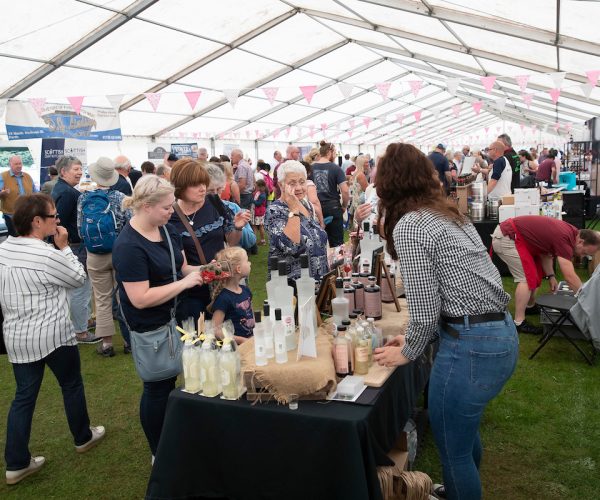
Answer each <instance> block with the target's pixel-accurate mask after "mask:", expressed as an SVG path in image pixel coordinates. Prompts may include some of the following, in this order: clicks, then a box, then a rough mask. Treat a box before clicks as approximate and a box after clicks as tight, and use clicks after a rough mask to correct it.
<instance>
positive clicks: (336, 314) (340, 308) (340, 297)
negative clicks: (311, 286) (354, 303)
mask: <svg viewBox="0 0 600 500" xmlns="http://www.w3.org/2000/svg"><path fill="white" fill-rule="evenodd" d="M335 292H336V293H335V299H332V300H331V309H332V314H333V324H334V325H336V326H339V325H341V324H342V320H344V319H348V314H350V307H349V306H350V304H349V302H348V299H347V298H346V297H344V280H343V279H342V278H337V279H336V280H335Z"/></svg>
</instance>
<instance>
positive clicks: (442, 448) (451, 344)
mask: <svg viewBox="0 0 600 500" xmlns="http://www.w3.org/2000/svg"><path fill="white" fill-rule="evenodd" d="M451 326H452V328H453V329H454V330H456V331H457V332H458V334H459V337H458V338H454V337H453V336H452V335H451V334H450V333H448V331H447V330H445V329H444V327H443V326H440V330H439V331H440V348H439V351H438V354H437V357H436V358H435V362H434V365H433V369H432V371H431V376H430V379H429V420H430V423H431V429H432V431H433V437H434V439H435V442H436V445H437V448H438V450H439V453H440V458H441V461H442V466H443V471H444V486H445V487H446V495H447V498H448V499H449V500H458V499H460V500H478V499H480V498H481V480H480V478H479V464H480V462H481V455H482V447H481V440H480V437H479V423H480V421H481V417H482V415H483V412H484V410H485V407H486V406H487V404H488V403H489V402H490V401H491V400H492V399H493V398H494V397H496V396H497V395H498V393H499V392H500V390H501V389H502V387H503V386H504V384H505V383H506V381H507V380H508V379H509V378H510V376H511V375H512V373H513V371H514V370H515V367H516V365H517V359H518V357H519V339H518V336H517V332H516V328H515V324H514V322H513V320H512V317H511V316H510V314H509V313H506V316H505V319H504V321H492V322H489V323H477V324H474V325H468V323H465V324H461V325H454V324H453V325H451Z"/></svg>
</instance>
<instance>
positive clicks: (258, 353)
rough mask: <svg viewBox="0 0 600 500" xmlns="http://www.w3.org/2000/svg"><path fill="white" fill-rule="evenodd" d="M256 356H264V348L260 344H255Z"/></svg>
mask: <svg viewBox="0 0 600 500" xmlns="http://www.w3.org/2000/svg"><path fill="white" fill-rule="evenodd" d="M255 345H256V356H257V357H259V358H260V357H263V356H264V355H265V346H264V345H263V344H260V343H256V344H255Z"/></svg>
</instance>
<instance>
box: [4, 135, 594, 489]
mask: <svg viewBox="0 0 600 500" xmlns="http://www.w3.org/2000/svg"><path fill="white" fill-rule="evenodd" d="M471 156H472V157H473V160H472V161H471V162H469V163H470V172H469V173H471V174H474V175H477V176H480V177H481V178H482V179H484V180H485V181H486V182H487V183H488V191H489V193H490V195H494V194H495V195H496V196H502V195H503V194H507V193H510V192H511V191H512V190H514V188H515V186H519V185H527V183H529V182H530V178H535V180H542V179H543V180H546V179H548V180H550V179H549V177H548V176H550V177H552V178H553V179H554V177H556V175H557V172H558V171H560V162H559V163H557V154H556V151H555V150H547V149H544V150H543V151H542V152H541V153H540V154H538V153H537V151H536V150H535V149H533V148H532V149H531V150H529V151H527V150H520V151H519V152H516V151H515V150H514V149H513V148H512V143H511V140H510V137H508V136H507V135H506V134H503V135H501V136H499V137H498V139H497V140H496V141H494V142H493V143H492V144H490V146H489V148H486V149H485V150H483V151H473V152H472V153H471V150H470V148H469V147H468V146H465V147H464V148H463V149H462V151H461V152H457V153H450V152H448V151H447V150H446V147H445V145H444V144H438V145H437V147H436V148H435V149H434V151H433V152H432V153H431V154H430V155H429V157H427V156H426V155H425V154H423V153H422V152H421V151H419V150H418V149H417V148H415V147H414V146H411V145H408V144H401V143H398V144H390V145H389V146H388V147H387V149H386V151H385V153H384V154H383V155H382V156H381V157H380V158H378V159H377V161H376V162H375V161H373V159H371V158H370V156H369V155H366V154H357V155H355V156H354V157H351V156H350V155H349V154H347V155H345V157H344V160H343V161H339V160H338V151H337V149H336V147H335V145H334V144H332V143H329V142H326V141H321V143H320V144H319V145H318V147H315V148H313V149H311V150H310V151H309V152H308V153H307V154H306V155H305V156H304V157H303V158H300V149H299V148H298V147H297V146H295V145H290V146H289V147H288V148H287V149H286V151H285V155H283V154H282V153H281V152H279V151H275V152H274V154H273V159H274V165H273V167H271V165H270V164H269V163H268V162H266V161H262V160H258V161H257V162H256V168H253V167H252V165H251V162H250V161H249V160H248V159H247V158H245V157H244V154H243V152H242V151H241V150H240V149H233V150H232V151H231V153H230V156H225V155H222V156H218V157H217V156H213V157H211V158H210V159H209V158H208V153H207V152H206V150H204V149H203V148H201V150H200V151H199V158H198V159H192V158H181V159H179V158H177V157H175V156H174V155H166V156H165V158H164V163H163V164H162V165H160V166H158V167H156V166H155V165H154V164H153V163H151V162H145V163H144V164H142V165H141V170H140V171H138V170H136V169H133V168H132V165H131V162H130V161H129V159H128V158H126V157H125V156H119V157H117V158H115V159H114V160H113V159H110V158H106V157H101V158H98V159H97V160H96V161H95V162H94V163H91V164H90V165H88V166H87V174H89V181H91V183H90V182H87V181H86V182H85V183H82V177H83V175H84V169H83V166H82V162H81V161H80V160H78V159H77V158H75V157H71V156H64V157H61V158H60V159H59V160H58V161H57V162H56V166H55V168H56V170H55V171H51V174H52V175H55V177H54V178H51V180H50V181H48V183H46V184H44V186H43V187H42V191H43V192H42V193H36V192H35V191H36V189H35V185H34V183H33V181H32V179H31V177H29V176H28V175H27V174H26V173H23V172H22V162H21V161H20V158H18V157H12V158H11V160H10V169H9V171H7V172H5V173H4V174H2V176H1V182H2V184H1V185H0V197H1V198H2V200H3V206H4V210H5V213H6V216H7V217H6V218H7V223H10V232H11V236H10V237H9V238H8V240H7V241H6V242H5V243H3V244H1V245H0V302H1V303H2V310H3V312H4V339H5V343H6V348H7V352H8V355H9V360H10V362H11V363H12V364H13V370H14V375H15V380H16V383H17V390H16V395H15V399H14V401H13V403H12V405H11V409H10V412H9V419H8V426H7V436H8V437H7V441H6V449H5V457H6V464H7V472H6V477H7V481H8V482H9V483H12V484H14V483H16V482H19V481H20V480H21V479H23V478H24V477H26V476H27V475H29V474H31V473H34V472H35V471H37V470H39V468H40V467H41V466H42V465H43V463H44V458H43V457H37V456H32V455H31V454H30V452H29V450H28V443H29V435H30V431H31V421H32V416H33V410H34V408H35V402H36V398H37V394H38V391H39V388H40V384H41V380H42V376H43V372H44V367H45V365H48V366H49V367H50V369H51V370H52V371H53V373H54V374H55V376H56V378H57V380H58V382H59V384H60V386H61V389H62V391H63V397H64V406H65V413H66V415H67V420H68V421H69V427H70V430H71V432H72V434H73V439H74V445H75V448H76V450H77V451H78V452H83V451H87V450H88V449H90V448H91V447H93V446H94V445H95V444H97V443H98V442H99V441H100V440H101V439H102V437H103V436H104V435H105V429H104V428H103V427H102V426H90V420H89V416H88V414H87V408H86V403H85V394H84V387H83V381H82V377H81V367H80V361H79V351H78V350H77V344H78V343H79V344H95V343H98V353H99V355H101V356H103V357H105V358H112V357H114V356H115V354H116V353H115V349H114V345H113V337H114V336H115V334H116V328H115V320H117V321H118V323H119V329H120V332H121V335H122V337H123V341H124V352H125V353H126V354H129V353H131V352H132V344H133V348H134V349H135V342H132V340H133V339H135V338H138V336H139V335H143V334H150V333H152V332H156V331H158V330H160V329H161V328H164V325H166V324H169V323H170V322H171V321H175V320H176V321H177V322H179V323H181V322H182V321H184V320H186V319H187V318H190V317H191V318H195V319H197V318H198V317H199V315H200V314H201V313H204V314H205V315H206V317H207V318H211V317H212V318H213V320H214V322H215V324H216V325H217V326H219V325H221V324H222V323H223V322H224V321H225V320H228V319H230V320H232V322H233V324H234V328H235V339H236V341H237V342H238V343H242V342H245V341H246V340H247V339H248V338H249V337H251V336H252V327H253V324H254V317H253V314H252V291H251V290H250V288H249V287H248V283H247V278H248V277H249V275H250V272H251V263H250V260H249V255H251V254H252V253H255V252H256V249H257V245H265V244H267V240H268V245H269V249H268V253H269V259H268V261H269V272H271V271H273V270H274V269H273V268H272V266H273V265H275V264H274V263H279V262H280V261H282V260H283V261H285V262H286V268H287V274H288V279H289V280H290V282H291V283H293V282H294V280H295V279H297V278H298V277H300V256H301V255H302V254H308V256H309V263H310V274H311V276H312V277H313V278H315V279H316V280H319V279H320V278H321V277H322V276H324V275H325V274H326V273H327V272H328V271H329V266H330V264H329V260H328V251H327V249H328V248H335V247H338V246H340V245H341V244H343V242H344V233H345V231H346V230H348V229H350V230H351V231H354V232H356V233H357V234H358V233H360V225H361V222H362V221H363V220H366V219H367V218H369V217H371V216H372V215H373V214H374V213H375V214H377V213H378V214H379V220H378V221H377V222H376V226H377V229H378V230H379V234H381V235H382V237H383V238H384V239H385V241H386V245H387V251H388V253H389V254H390V255H391V256H392V258H393V259H394V260H398V265H399V270H400V274H401V276H402V279H403V282H404V286H405V290H406V297H407V301H408V307H409V312H410V322H409V325H408V330H407V332H406V335H398V336H397V337H395V338H394V340H393V341H391V342H389V343H388V344H387V345H386V346H384V347H383V348H380V349H379V350H378V351H377V352H376V354H375V358H376V360H377V361H378V362H379V363H380V364H383V365H386V366H394V365H400V364H405V363H408V362H410V361H414V360H416V359H417V358H418V357H419V356H421V354H422V353H423V352H424V350H425V348H426V346H427V345H428V344H429V343H430V342H431V341H433V340H435V339H436V338H437V337H438V336H439V339H440V350H439V353H438V354H437V357H436V360H435V363H434V366H433V371H432V374H431V382H430V388H429V396H428V397H429V408H430V419H431V425H432V429H433V433H434V437H435V440H436V443H437V446H438V448H439V450H440V454H441V458H442V463H443V469H444V480H445V488H446V494H447V497H448V498H480V496H481V485H480V481H479V474H478V467H479V462H480V459H481V453H482V447H481V443H480V440H479V431H478V429H479V423H480V420H481V416H482V414H483V410H484V409H485V406H486V404H487V403H488V402H489V401H490V400H491V399H492V398H493V397H495V396H496V395H497V394H498V393H499V392H500V390H501V389H502V387H503V385H504V384H505V382H506V381H507V380H508V379H509V378H510V376H511V374H512V372H513V371H514V369H515V366H516V360H517V357H518V337H517V331H520V332H523V333H536V332H533V331H532V329H531V328H529V327H528V326H527V324H526V322H525V315H526V314H529V313H530V311H529V310H528V307H529V306H532V305H533V303H534V300H535V299H534V293H535V290H536V289H537V288H538V287H539V283H540V280H541V278H542V277H546V278H547V279H549V280H550V281H551V285H552V287H553V288H555V285H556V280H555V279H554V275H553V274H552V272H551V270H552V268H551V262H552V257H558V260H559V264H560V267H561V270H562V271H563V273H564V275H565V278H566V279H567V281H569V283H570V284H571V286H572V287H573V289H574V290H576V289H578V288H579V287H580V286H581V281H580V280H579V278H577V275H576V274H575V273H574V271H573V269H572V264H571V257H572V256H573V255H584V254H590V253H593V252H594V251H596V250H597V249H598V246H599V244H600V239H599V238H598V234H597V233H595V232H592V231H586V230H582V231H578V230H576V229H575V228H572V227H571V226H569V225H568V224H566V223H564V222H562V221H555V220H553V219H548V220H546V221H544V222H543V223H542V222H541V221H540V220H539V219H541V218H537V217H534V220H525V218H516V219H515V220H514V221H513V220H512V219H511V222H510V223H508V224H507V223H503V224H500V225H499V227H498V228H497V230H496V232H495V233H494V235H493V248H494V251H496V252H497V253H498V255H499V256H500V258H502V259H503V260H505V261H506V262H507V264H508V266H509V268H510V271H511V273H512V274H513V276H514V278H515V282H517V283H518V285H517V292H516V312H515V316H514V319H513V317H511V315H510V313H509V312H508V311H507V304H508V302H509V299H510V296H509V295H508V294H507V293H506V292H505V291H504V289H503V287H502V281H501V279H500V275H499V273H498V271H497V269H496V267H495V266H494V265H493V264H492V262H491V260H490V258H489V255H488V249H486V248H485V247H484V246H483V244H482V242H481V239H480V238H479V236H478V234H477V232H476V231H475V229H474V227H473V225H472V224H471V222H470V221H469V219H468V218H467V217H466V216H465V215H463V214H461V213H460V212H459V211H458V209H457V207H456V204H455V203H453V202H452V201H451V199H450V198H449V197H448V196H447V195H448V191H449V190H450V189H451V187H452V185H453V183H455V182H456V180H457V178H458V177H459V176H460V175H462V174H463V172H462V170H463V165H465V164H466V161H465V160H466V158H469V157H471ZM340 160H341V158H340ZM54 172H55V173H54ZM535 180H534V182H533V184H535ZM49 183H50V184H49ZM48 193H50V194H48ZM521 234H522V235H523V237H521V236H519V235H521ZM556 234H558V235H560V237H558V238H553V237H552V238H551V237H550V235H556ZM522 240H525V242H526V243H525V244H523V243H522ZM213 261H227V262H228V264H229V268H230V270H231V275H230V276H229V277H228V279H227V281H226V282H224V283H223V284H222V286H219V287H217V288H215V287H209V285H208V284H207V283H205V282H204V281H203V277H202V274H201V273H200V272H198V271H199V270H200V269H201V266H205V265H207V264H209V263H211V262H213ZM540 269H541V271H539V270H540ZM538 271H539V272H538ZM544 273H545V274H544ZM215 290H216V291H215ZM67 297H69V300H67ZM92 301H93V302H94V305H95V322H93V321H92V319H91V304H92ZM57 305H58V306H57ZM465 318H466V319H465ZM92 330H94V332H92ZM490 337H493V339H492V340H490ZM486 339H487V340H486ZM473 352H477V353H481V355H480V356H479V357H478V358H477V359H473V356H472V353H473ZM134 354H135V352H134ZM67 365H68V366H67ZM473 366H481V367H482V371H481V372H480V374H479V375H478V376H477V377H476V379H477V380H475V381H473V373H472V367H473ZM175 383H176V376H175V375H170V376H168V377H164V378H160V379H156V380H143V390H142V396H141V401H140V420H141V425H142V428H143V430H144V433H145V435H146V438H147V440H148V444H149V448H150V451H151V454H152V460H154V455H155V453H156V450H157V446H158V441H159V438H160V434H161V429H162V425H163V420H164V416H165V411H166V405H167V400H168V396H169V393H170V392H171V391H172V390H173V388H174V387H175ZM448 423H450V425H448Z"/></svg>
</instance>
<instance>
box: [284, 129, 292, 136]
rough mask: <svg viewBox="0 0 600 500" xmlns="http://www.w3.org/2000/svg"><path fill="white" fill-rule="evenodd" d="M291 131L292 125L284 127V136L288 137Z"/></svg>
mask: <svg viewBox="0 0 600 500" xmlns="http://www.w3.org/2000/svg"><path fill="white" fill-rule="evenodd" d="M291 132H292V127H288V128H286V129H285V137H286V138H288V137H289V136H290V134H291Z"/></svg>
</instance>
